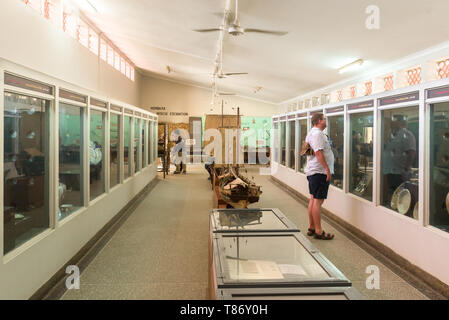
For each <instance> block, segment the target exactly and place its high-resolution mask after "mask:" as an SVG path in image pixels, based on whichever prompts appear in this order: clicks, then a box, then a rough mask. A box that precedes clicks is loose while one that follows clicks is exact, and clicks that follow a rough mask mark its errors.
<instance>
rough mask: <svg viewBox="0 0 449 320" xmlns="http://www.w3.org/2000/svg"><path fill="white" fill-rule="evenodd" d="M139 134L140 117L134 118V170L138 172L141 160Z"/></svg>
mask: <svg viewBox="0 0 449 320" xmlns="http://www.w3.org/2000/svg"><path fill="white" fill-rule="evenodd" d="M139 135H140V119H137V118H134V144H133V148H134V172H138V171H139V170H140V164H141V163H142V162H141V159H140V158H141V154H140V151H139V149H140V147H139Z"/></svg>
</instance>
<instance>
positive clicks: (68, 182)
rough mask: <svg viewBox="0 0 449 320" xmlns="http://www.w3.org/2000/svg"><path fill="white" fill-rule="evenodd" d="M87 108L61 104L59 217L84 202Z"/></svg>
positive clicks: (67, 213) (76, 208) (67, 214)
mask: <svg viewBox="0 0 449 320" xmlns="http://www.w3.org/2000/svg"><path fill="white" fill-rule="evenodd" d="M83 115H84V108H80V107H76V106H72V105H68V104H64V103H61V104H60V105H59V220H61V219H64V218H65V217H67V216H69V215H70V214H72V213H73V212H75V211H76V210H78V209H79V208H81V207H82V206H83V192H82V190H83V181H82V177H83V170H82V169H83V165H82V163H83V145H82V144H83V137H82V128H83Z"/></svg>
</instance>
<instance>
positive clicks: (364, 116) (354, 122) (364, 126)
mask: <svg viewBox="0 0 449 320" xmlns="http://www.w3.org/2000/svg"><path fill="white" fill-rule="evenodd" d="M350 125H351V131H350V132H351V138H350V142H351V145H350V150H351V153H350V168H349V170H350V171H349V172H350V179H349V192H351V193H353V194H355V195H357V196H359V197H362V198H364V199H366V200H370V201H371V200H372V199H373V192H372V191H373V113H372V112H365V113H357V114H351V115H350Z"/></svg>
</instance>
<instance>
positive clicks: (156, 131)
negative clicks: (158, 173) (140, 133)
mask: <svg viewBox="0 0 449 320" xmlns="http://www.w3.org/2000/svg"><path fill="white" fill-rule="evenodd" d="M158 129H159V125H158V123H157V122H154V125H153V139H154V146H153V147H154V149H153V150H154V153H153V162H154V161H156V160H157V156H158V155H157V152H158V151H157V148H158V144H157V141H158V140H159V135H158Z"/></svg>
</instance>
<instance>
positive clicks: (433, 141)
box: [429, 102, 449, 232]
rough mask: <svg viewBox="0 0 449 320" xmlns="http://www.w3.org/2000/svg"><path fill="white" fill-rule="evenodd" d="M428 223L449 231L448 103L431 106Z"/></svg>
mask: <svg viewBox="0 0 449 320" xmlns="http://www.w3.org/2000/svg"><path fill="white" fill-rule="evenodd" d="M429 193H430V216H429V222H430V225H432V226H434V227H436V228H438V229H441V230H444V231H446V232H449V103H448V102H445V103H439V104H435V105H432V106H431V119H430V190H429Z"/></svg>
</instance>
